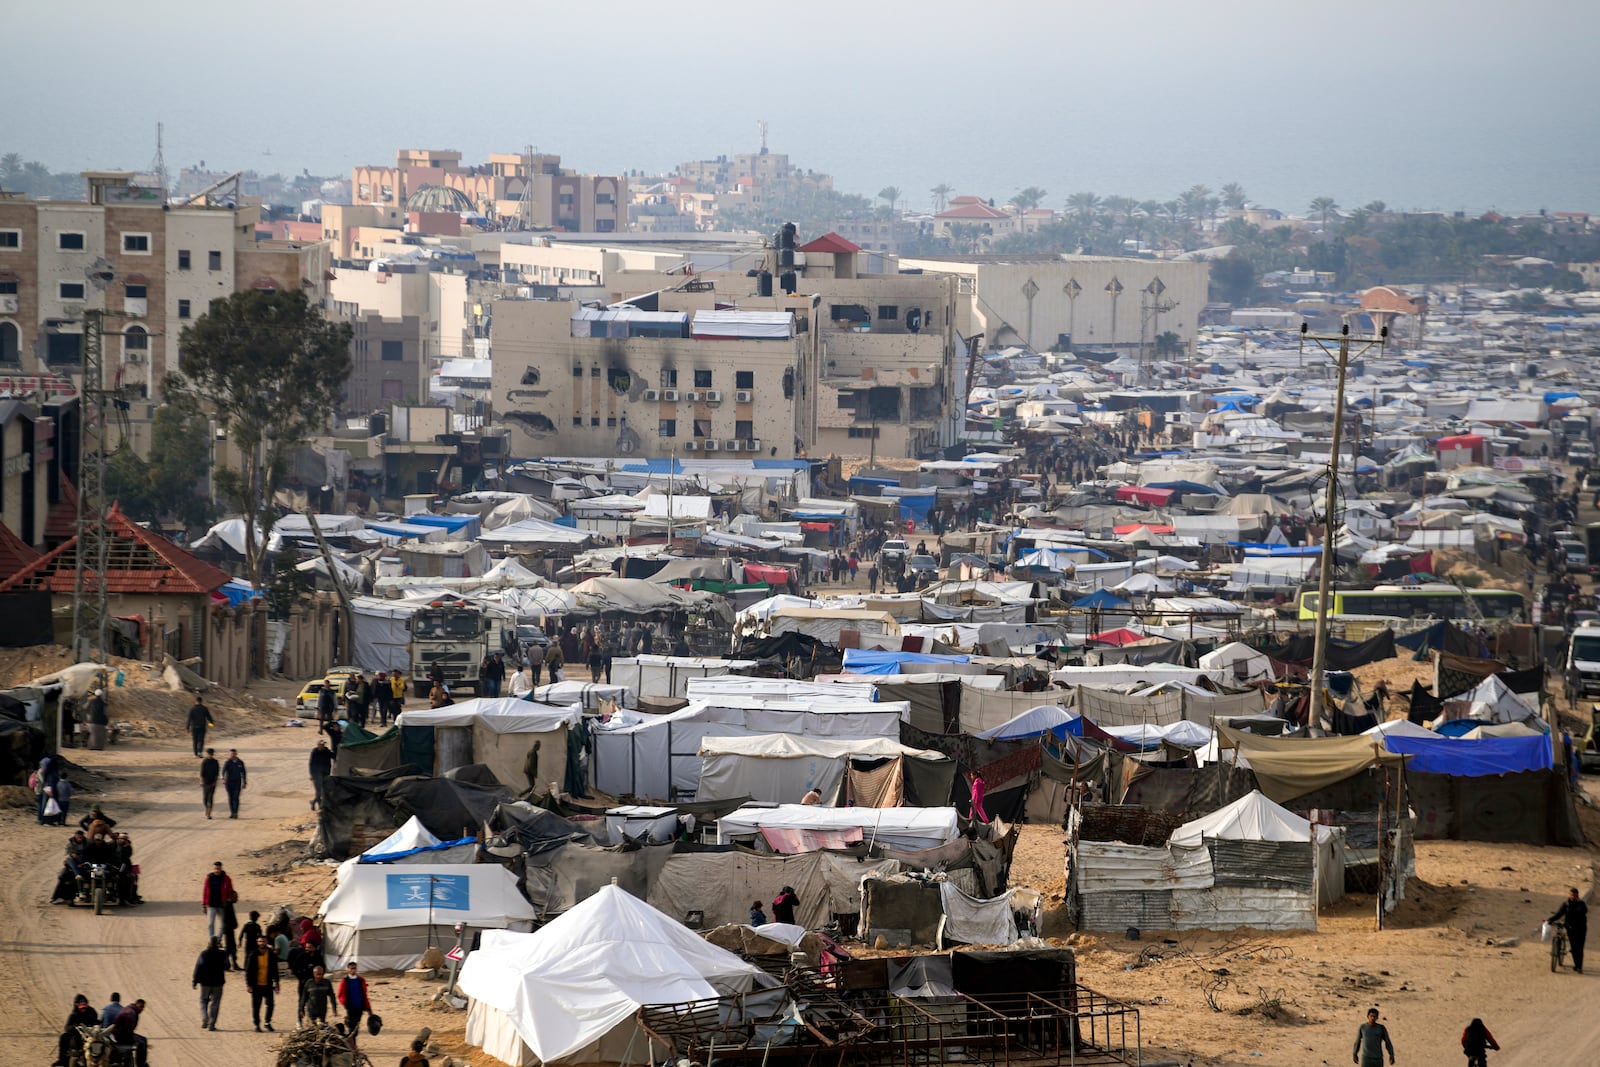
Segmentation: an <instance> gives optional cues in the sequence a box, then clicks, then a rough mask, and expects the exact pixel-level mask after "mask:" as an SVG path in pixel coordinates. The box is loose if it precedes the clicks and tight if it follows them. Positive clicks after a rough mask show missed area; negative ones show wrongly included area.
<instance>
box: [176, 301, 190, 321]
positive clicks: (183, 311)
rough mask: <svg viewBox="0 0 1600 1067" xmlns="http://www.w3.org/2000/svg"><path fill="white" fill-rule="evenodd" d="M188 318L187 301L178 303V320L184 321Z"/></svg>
mask: <svg viewBox="0 0 1600 1067" xmlns="http://www.w3.org/2000/svg"><path fill="white" fill-rule="evenodd" d="M188 317H189V301H187V300H180V301H178V318H180V319H186V318H188Z"/></svg>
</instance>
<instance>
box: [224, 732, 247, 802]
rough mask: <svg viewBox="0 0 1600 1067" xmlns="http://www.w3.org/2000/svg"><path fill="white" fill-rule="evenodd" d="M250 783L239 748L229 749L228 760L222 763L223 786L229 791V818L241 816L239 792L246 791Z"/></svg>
mask: <svg viewBox="0 0 1600 1067" xmlns="http://www.w3.org/2000/svg"><path fill="white" fill-rule="evenodd" d="M246 784H248V776H247V775H246V773H245V767H244V760H242V759H240V758H239V750H238V749H236V748H230V749H228V761H227V762H226V763H224V764H223V765H222V787H223V788H224V789H225V790H227V792H228V818H230V819H237V818H238V817H239V794H240V793H243V792H244V787H245V785H246Z"/></svg>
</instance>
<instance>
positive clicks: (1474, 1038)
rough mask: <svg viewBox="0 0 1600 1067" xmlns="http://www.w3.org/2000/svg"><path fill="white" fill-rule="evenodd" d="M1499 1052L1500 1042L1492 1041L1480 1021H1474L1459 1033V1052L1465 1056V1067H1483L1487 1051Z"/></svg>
mask: <svg viewBox="0 0 1600 1067" xmlns="http://www.w3.org/2000/svg"><path fill="white" fill-rule="evenodd" d="M1490 1049H1494V1050H1495V1051H1496V1052H1499V1051H1500V1042H1498V1041H1496V1040H1495V1039H1494V1035H1493V1034H1491V1033H1490V1032H1489V1028H1488V1027H1487V1026H1485V1025H1483V1020H1482V1019H1474V1020H1472V1021H1471V1022H1470V1023H1468V1024H1467V1028H1466V1029H1465V1030H1463V1031H1461V1051H1462V1052H1464V1053H1465V1054H1466V1057H1467V1067H1483V1064H1484V1063H1486V1062H1487V1061H1488V1058H1489V1050H1490Z"/></svg>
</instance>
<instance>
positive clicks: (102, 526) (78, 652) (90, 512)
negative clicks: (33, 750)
mask: <svg viewBox="0 0 1600 1067" xmlns="http://www.w3.org/2000/svg"><path fill="white" fill-rule="evenodd" d="M84 277H85V279H86V281H87V282H88V285H89V287H91V288H93V289H95V290H97V291H99V292H104V291H105V289H106V287H107V286H108V285H110V284H111V279H112V273H111V264H110V263H109V262H107V261H106V260H105V259H99V260H97V261H96V262H95V263H94V264H92V265H91V266H90V267H89V269H88V270H87V271H85V272H84ZM78 395H79V397H80V402H79V405H78V514H77V566H76V569H75V571H74V573H73V579H72V658H73V662H75V663H89V662H94V661H95V660H97V659H103V658H105V657H106V656H107V655H108V649H107V641H106V629H107V625H108V622H109V616H110V597H109V594H108V590H107V588H106V567H107V565H108V563H109V561H110V556H111V536H110V534H109V533H108V532H107V530H106V521H105V520H106V445H107V442H106V437H107V435H108V434H109V433H110V432H111V425H110V418H109V415H110V404H109V402H108V401H109V400H110V394H109V393H108V392H107V390H106V387H105V312H104V310H103V309H101V308H86V309H85V310H84V313H83V385H82V387H81V388H80V389H79V391H78Z"/></svg>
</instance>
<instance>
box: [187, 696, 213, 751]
mask: <svg viewBox="0 0 1600 1067" xmlns="http://www.w3.org/2000/svg"><path fill="white" fill-rule="evenodd" d="M186 722H187V725H188V727H189V736H190V737H192V738H193V739H194V755H195V758H196V759H199V758H200V754H201V753H202V752H203V751H205V747H206V730H207V729H209V728H210V726H211V709H210V708H208V707H206V702H205V701H204V700H202V699H200V698H199V697H195V698H194V703H193V704H192V705H191V706H190V707H189V717H188V719H187V720H186Z"/></svg>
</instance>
